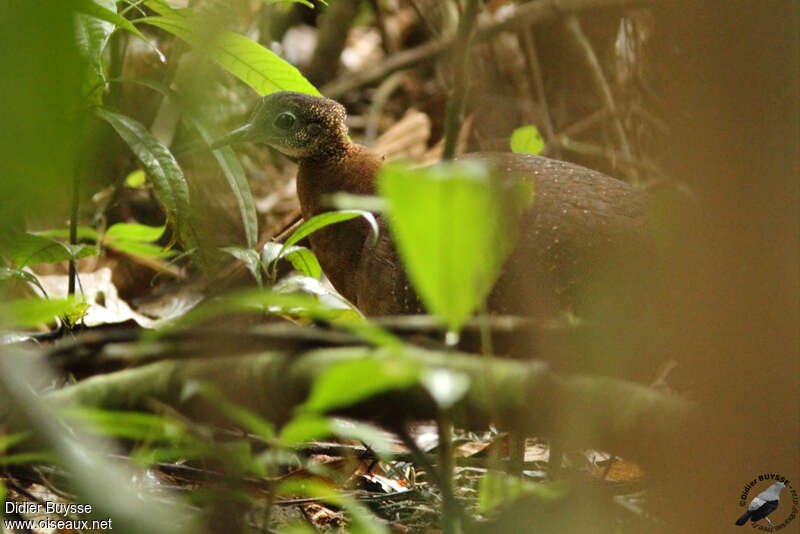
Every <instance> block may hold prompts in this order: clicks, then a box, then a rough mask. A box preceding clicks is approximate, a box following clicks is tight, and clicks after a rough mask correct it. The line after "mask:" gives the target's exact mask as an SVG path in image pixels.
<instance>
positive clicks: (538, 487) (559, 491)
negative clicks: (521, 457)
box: [478, 470, 569, 514]
mask: <svg viewBox="0 0 800 534" xmlns="http://www.w3.org/2000/svg"><path fill="white" fill-rule="evenodd" d="M568 493H569V486H568V485H567V484H566V483H563V482H555V483H552V484H540V483H537V482H533V481H531V480H526V479H524V478H520V477H515V476H512V475H507V474H505V473H501V472H498V471H493V470H490V471H488V472H487V473H486V474H485V475H484V476H483V477H482V478H481V481H480V486H479V488H478V512H480V513H481V514H485V513H487V512H491V511H492V509H494V508H496V507H497V506H499V505H503V504H507V503H509V502H511V501H514V500H517V499H519V498H521V497H536V498H537V499H538V500H541V501H542V502H552V501H558V500H561V499H563V498H564V497H566V496H567V494H568Z"/></svg>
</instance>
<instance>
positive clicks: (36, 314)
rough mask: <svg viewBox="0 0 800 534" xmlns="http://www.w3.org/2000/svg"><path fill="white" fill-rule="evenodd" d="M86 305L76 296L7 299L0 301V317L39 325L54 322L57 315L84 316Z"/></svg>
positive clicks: (23, 323) (5, 319)
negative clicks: (66, 297) (65, 297)
mask: <svg viewBox="0 0 800 534" xmlns="http://www.w3.org/2000/svg"><path fill="white" fill-rule="evenodd" d="M86 307H87V305H86V303H84V302H81V301H79V300H76V299H75V298H68V299H39V298H30V299H16V300H7V301H5V302H2V303H0V319H2V320H4V321H8V322H9V323H11V324H14V325H18V326H38V325H40V324H49V323H52V322H53V321H54V320H55V318H56V317H63V316H67V317H71V318H75V317H76V316H77V315H78V314H80V315H81V316H82V315H83V313H84V312H85V310H86ZM75 321H77V319H75ZM75 321H71V324H74V322H75Z"/></svg>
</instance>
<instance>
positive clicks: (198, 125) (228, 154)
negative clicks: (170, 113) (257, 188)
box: [184, 115, 258, 248]
mask: <svg viewBox="0 0 800 534" xmlns="http://www.w3.org/2000/svg"><path fill="white" fill-rule="evenodd" d="M184 119H185V120H186V121H188V122H189V123H190V124H191V125H192V126H193V127H194V128H195V129H196V130H197V131H198V132H199V133H200V136H201V137H202V138H203V139H204V140H205V142H206V143H209V144H210V143H211V142H213V141H214V140H215V139H216V138H217V137H216V136H214V135H212V134H211V133H210V131H209V129H208V128H207V127H206V126H205V125H204V124H203V123H202V121H200V120H199V119H197V118H193V117H189V116H188V115H184ZM213 154H214V158H215V159H216V160H217V163H218V164H219V166H220V168H221V169H222V173H223V174H224V175H225V179H226V180H227V181H228V185H230V187H231V190H232V191H233V194H234V195H235V196H236V202H237V204H238V205H239V214H240V215H241V217H242V225H243V226H244V234H245V238H246V240H247V246H248V247H250V248H252V247H255V246H256V243H257V242H258V214H257V213H256V204H255V202H254V201H253V194H252V192H251V191H250V184H249V183H248V182H247V176H245V173H244V169H243V168H242V164H241V163H239V159H238V158H237V157H236V152H234V150H233V148H231V147H229V146H226V147H222V148H218V149H216V150H214V151H213Z"/></svg>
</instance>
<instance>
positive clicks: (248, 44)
mask: <svg viewBox="0 0 800 534" xmlns="http://www.w3.org/2000/svg"><path fill="white" fill-rule="evenodd" d="M145 3H146V4H147V6H148V7H151V8H152V9H154V10H155V11H156V12H157V13H159V14H160V15H161V16H159V17H145V18H143V19H140V20H139V22H144V23H146V24H150V25H152V26H156V27H158V28H161V29H162V30H166V31H168V32H169V33H171V34H173V35H175V36H177V37H179V38H180V39H182V40H183V41H186V42H187V43H188V44H189V45H190V46H192V47H194V48H196V49H198V50H200V51H202V52H205V53H206V54H208V55H209V57H211V59H213V60H214V61H216V62H217V63H219V65H220V66H222V67H223V68H224V69H226V70H227V71H228V72H230V73H231V74H233V75H234V76H236V77H237V78H239V79H240V80H242V81H243V82H244V83H246V84H247V85H249V86H250V87H252V88H253V89H255V90H256V91H257V92H258V93H259V94H261V95H266V94H269V93H273V92H275V91H297V92H301V93H307V94H310V95H314V96H320V94H319V91H317V89H316V88H315V87H314V86H313V85H311V83H309V81H308V80H306V79H305V78H304V77H303V76H302V74H300V71H298V70H297V69H296V68H295V67H293V66H292V65H291V64H289V63H288V62H286V61H285V60H283V59H281V57H280V56H278V55H276V54H275V53H273V52H271V51H270V50H268V49H267V48H264V47H263V46H261V45H260V44H258V43H256V42H255V41H252V40H250V39H248V38H247V37H245V36H243V35H240V34H238V33H233V32H229V31H217V30H215V29H213V27H211V26H210V24H209V22H210V21H205V20H202V19H199V18H198V17H197V16H196V15H192V14H191V13H187V12H186V11H176V10H173V9H171V8H169V6H166V4H165V3H163V2H153V1H148V2H145Z"/></svg>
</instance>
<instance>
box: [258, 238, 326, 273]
mask: <svg viewBox="0 0 800 534" xmlns="http://www.w3.org/2000/svg"><path fill="white" fill-rule="evenodd" d="M281 258H286V259H287V260H289V261H290V262H291V264H292V267H294V268H295V269H296V270H297V271H298V272H300V273H302V274H303V275H304V276H308V277H311V278H316V279H317V280H319V277H320V276H321V275H322V267H320V265H319V261H318V260H317V257H316V256H315V255H314V253H313V252H311V251H310V250H308V249H307V248H305V247H298V246H291V247H286V249H284V248H283V246H282V245H281V244H279V243H265V244H264V248H263V249H262V250H261V261H262V263H263V264H264V267H265V268H266V269H269V268H270V266H271V265H273V264H274V262H276V261H278V260H279V259H281Z"/></svg>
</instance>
